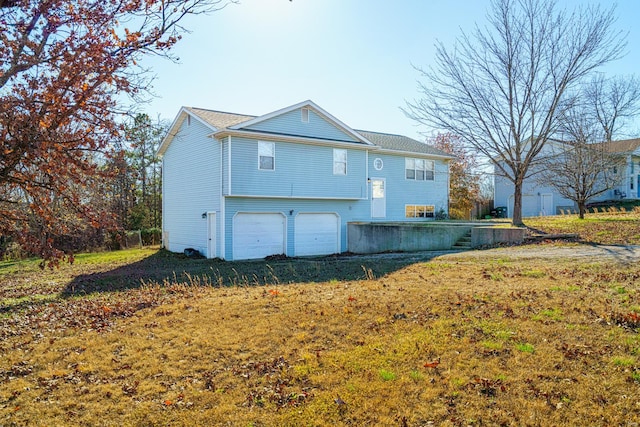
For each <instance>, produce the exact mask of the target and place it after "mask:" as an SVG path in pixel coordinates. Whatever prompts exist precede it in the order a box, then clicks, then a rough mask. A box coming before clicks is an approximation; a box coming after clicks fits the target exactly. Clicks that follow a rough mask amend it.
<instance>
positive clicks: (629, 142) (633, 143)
mask: <svg viewBox="0 0 640 427" xmlns="http://www.w3.org/2000/svg"><path fill="white" fill-rule="evenodd" d="M603 144H604V147H605V149H606V150H607V151H608V152H610V153H631V152H633V151H635V150H637V149H638V148H640V138H635V139H623V140H622V141H611V142H604V143H603Z"/></svg>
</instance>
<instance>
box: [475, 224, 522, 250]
mask: <svg viewBox="0 0 640 427" xmlns="http://www.w3.org/2000/svg"><path fill="white" fill-rule="evenodd" d="M524 232H525V229H524V228H516V227H511V228H504V227H499V228H498V227H473V228H472V229H471V246H472V247H474V248H477V247H480V246H491V245H495V244H497V243H522V242H523V241H524Z"/></svg>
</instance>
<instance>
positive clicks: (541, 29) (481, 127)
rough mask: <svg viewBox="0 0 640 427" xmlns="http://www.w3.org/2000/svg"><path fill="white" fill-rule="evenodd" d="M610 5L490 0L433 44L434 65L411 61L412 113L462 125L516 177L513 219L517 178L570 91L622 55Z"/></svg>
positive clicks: (427, 120) (459, 128) (450, 126)
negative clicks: (484, 10)
mask: <svg viewBox="0 0 640 427" xmlns="http://www.w3.org/2000/svg"><path fill="white" fill-rule="evenodd" d="M613 12H614V9H613V8H611V9H609V10H601V9H600V8H599V7H597V6H588V7H579V8H578V9H576V10H575V11H574V12H572V13H567V12H566V11H564V10H560V11H559V10H557V7H556V2H555V1H553V0H494V1H493V2H492V8H491V11H490V12H489V15H488V21H489V24H488V26H487V27H482V28H481V27H476V28H475V29H474V30H473V31H472V32H471V33H470V34H468V33H466V32H463V33H462V35H461V36H460V37H459V38H458V39H457V41H456V44H455V45H454V46H453V48H451V49H447V48H446V47H445V46H444V45H443V44H442V43H439V44H437V45H436V58H435V61H434V65H433V66H432V67H430V68H428V69H422V68H417V70H418V71H419V72H420V74H421V76H422V78H423V80H424V82H420V84H419V92H420V94H421V98H419V99H416V100H414V101H413V102H408V103H407V106H406V109H405V110H404V111H405V114H407V116H408V117H410V118H412V119H414V120H415V121H417V122H418V123H421V124H425V125H427V126H430V127H432V128H435V129H436V130H439V131H446V132H451V133H453V134H455V135H459V136H460V137H461V138H462V139H463V141H464V142H465V143H466V144H467V145H468V146H469V147H471V148H473V149H474V150H475V151H476V152H478V153H479V154H482V155H484V156H486V157H487V158H489V159H491V161H492V162H493V164H494V166H495V168H496V172H497V173H499V174H501V175H503V176H505V177H507V178H508V179H509V180H510V181H511V182H513V184H514V188H515V191H514V212H513V223H514V224H516V225H521V224H522V208H521V207H522V183H523V180H524V179H525V177H526V176H527V175H528V174H529V169H530V168H531V167H533V166H535V164H536V161H537V157H538V155H539V154H540V152H541V150H542V148H543V147H544V145H545V143H546V141H547V140H548V139H549V138H550V137H551V136H552V135H553V134H554V133H555V132H556V131H557V129H558V126H559V124H558V117H559V116H561V115H562V112H563V111H564V110H565V109H566V108H567V103H568V101H569V100H570V97H569V94H570V93H571V90H572V89H573V88H576V87H577V86H578V85H579V84H580V83H581V82H582V81H584V79H585V78H586V77H588V76H589V75H590V74H591V73H592V72H593V71H594V70H596V69H597V68H598V67H600V66H601V65H604V64H606V63H608V62H610V61H613V60H615V59H618V58H620V57H621V56H622V54H623V50H624V47H625V37H624V35H623V34H622V33H620V32H619V31H615V30H614V29H613V24H614V22H615V17H614V13H613Z"/></svg>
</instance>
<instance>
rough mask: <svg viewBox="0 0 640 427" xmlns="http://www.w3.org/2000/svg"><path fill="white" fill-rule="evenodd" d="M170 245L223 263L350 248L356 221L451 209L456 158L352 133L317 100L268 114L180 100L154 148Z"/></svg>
mask: <svg viewBox="0 0 640 427" xmlns="http://www.w3.org/2000/svg"><path fill="white" fill-rule="evenodd" d="M158 153H159V155H161V156H162V170H163V175H162V178H163V186H162V190H163V199H162V200H163V220H162V229H163V245H164V246H165V247H166V248H167V249H168V250H170V251H173V252H182V251H183V250H184V249H186V248H194V249H197V250H198V251H200V253H202V254H203V255H205V256H206V257H208V258H214V257H219V258H223V259H226V260H238V259H253V258H263V257H265V256H269V255H275V254H285V255H287V256H306V255H323V254H333V253H339V252H344V251H346V248H347V238H348V236H347V235H346V224H347V222H351V221H424V220H429V219H434V217H435V214H436V212H438V211H440V210H443V211H444V212H445V213H446V212H447V208H448V188H449V169H448V162H449V160H450V159H451V156H449V155H448V154H446V153H444V152H443V151H440V150H437V149H435V148H433V147H431V146H429V145H427V144H424V143H421V142H418V141H415V140H412V139H410V138H407V137H404V136H400V135H391V134H384V133H376V132H367V131H356V130H353V129H351V128H350V127H348V126H347V125H345V124H344V123H342V122H341V121H339V120H338V119H336V118H335V117H333V116H332V115H331V114H329V113H328V112H326V111H324V110H323V109H322V108H320V107H319V106H317V105H316V104H314V103H313V102H311V101H305V102H301V103H299V104H295V105H292V106H290V107H286V108H283V109H281V110H278V111H274V112H272V113H269V114H266V115H263V116H259V117H256V116H247V115H241V114H231V113H224V112H219V111H211V110H204V109H199V108H189V107H183V108H181V109H180V112H179V113H178V115H177V117H176V119H175V120H174V122H173V124H172V125H171V127H170V129H169V131H168V133H167V135H166V137H165V138H164V140H163V141H162V144H161V145H160V148H159V150H158Z"/></svg>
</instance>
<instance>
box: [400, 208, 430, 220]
mask: <svg viewBox="0 0 640 427" xmlns="http://www.w3.org/2000/svg"><path fill="white" fill-rule="evenodd" d="M404 212H405V217H406V218H434V217H435V212H436V207H435V206H433V205H405V207H404Z"/></svg>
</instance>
